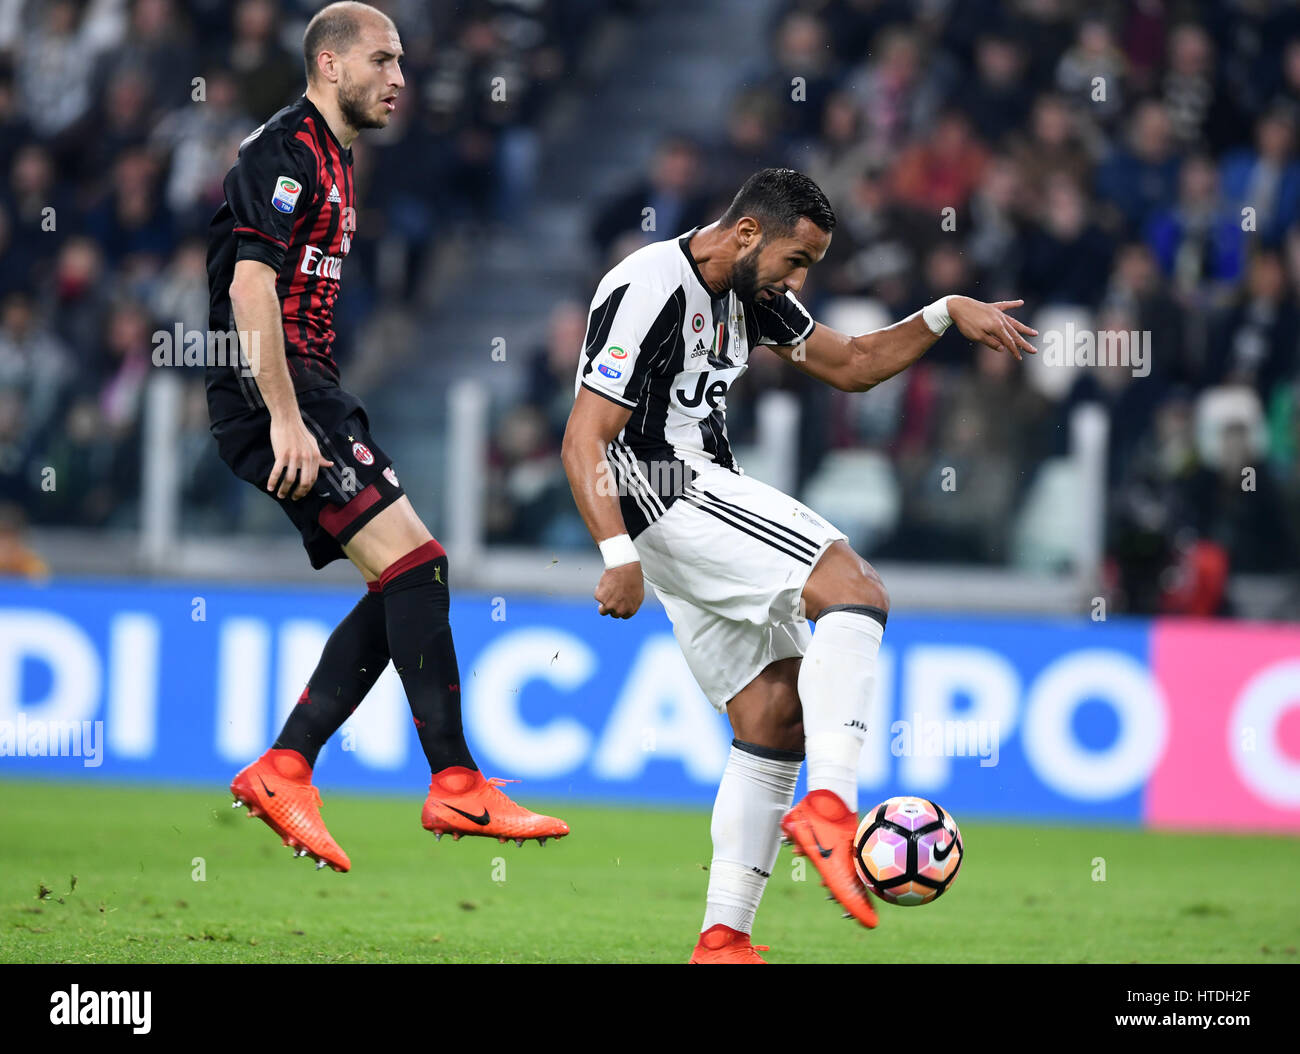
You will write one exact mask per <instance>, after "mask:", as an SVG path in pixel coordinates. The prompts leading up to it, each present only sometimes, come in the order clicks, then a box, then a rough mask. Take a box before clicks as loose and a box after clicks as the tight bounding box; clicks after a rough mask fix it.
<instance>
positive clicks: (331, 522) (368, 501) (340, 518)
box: [320, 483, 379, 538]
mask: <svg viewBox="0 0 1300 1054" xmlns="http://www.w3.org/2000/svg"><path fill="white" fill-rule="evenodd" d="M378 500H379V490H378V488H376V487H375V485H374V484H373V483H372V484H371V485H370V486H368V487H367V488H366V489H365V490H363V491H362V492H361V493H360V494H358V495H357V496H356V497H355V498H353V499H352V500H351V501H350V502H348V503H347V504H346V505H331V506H328V507H327V508H325V509H324V510H322V512H321V514H320V525H321V526H322V527H324V528H325V529H326V530H327V531H329V532H330V534H332V535H333V536H334V537H335V538H337V537H338V536H339V534H340V533H341V532H343V531H345V530H347V528H348V525H349V524H350V523H351V522H352V521H353V520H355V519H356V518H357V517H358V516H360V515H361V514H362V513H363V512H365V511H366V510H367V509H368V508H370V506H372V505H373V504H374V503H375V502H377V501H378Z"/></svg>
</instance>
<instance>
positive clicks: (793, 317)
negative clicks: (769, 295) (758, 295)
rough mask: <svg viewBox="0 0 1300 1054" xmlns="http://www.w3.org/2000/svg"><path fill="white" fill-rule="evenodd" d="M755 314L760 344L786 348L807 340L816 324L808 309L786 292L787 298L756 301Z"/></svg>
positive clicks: (792, 294) (790, 293)
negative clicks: (788, 345)
mask: <svg viewBox="0 0 1300 1054" xmlns="http://www.w3.org/2000/svg"><path fill="white" fill-rule="evenodd" d="M753 304H754V313H755V316H756V317H757V318H758V332H759V337H758V343H760V344H775V345H777V346H785V345H787V344H798V343H799V342H800V341H801V340H807V339H808V334H809V333H811V332H812V331H813V326H814V325H816V323H815V322H814V321H813V317H812V315H810V314H808V309H807V308H806V307H804V306H803V304H801V303H799V301H798V300H796V299H795V296H794V293H792V292H790V291H789V290H786V293H785V296H780V297H776V298H774V299H772V300H755V301H754V302H753Z"/></svg>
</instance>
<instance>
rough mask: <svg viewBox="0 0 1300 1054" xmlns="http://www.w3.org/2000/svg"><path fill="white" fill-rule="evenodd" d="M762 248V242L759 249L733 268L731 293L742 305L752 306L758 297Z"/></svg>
mask: <svg viewBox="0 0 1300 1054" xmlns="http://www.w3.org/2000/svg"><path fill="white" fill-rule="evenodd" d="M762 248H763V243H762V242H761V241H760V242H759V243H758V245H757V247H755V248H754V249H753V250H752V251H751V252H749V253H748V254H747V255H745V256H742V257H740V258H739V259H738V260H737V261H736V262H735V263H734V264H732V266H731V291H732V292H733V293H735V294H736V299H738V300H739V301H740V302H741V303H742V304H752V303H753V302H754V298H755V297H756V296H758V254H759V250H761V249H762Z"/></svg>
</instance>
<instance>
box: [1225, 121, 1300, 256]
mask: <svg viewBox="0 0 1300 1054" xmlns="http://www.w3.org/2000/svg"><path fill="white" fill-rule="evenodd" d="M1221 172H1222V176H1223V194H1224V197H1225V199H1226V201H1227V202H1228V205H1229V207H1230V208H1231V210H1232V211H1233V213H1234V216H1235V219H1236V220H1237V222H1238V224H1239V225H1242V224H1243V223H1244V214H1243V210H1244V209H1245V208H1247V207H1249V208H1250V209H1251V210H1253V223H1252V224H1251V229H1253V230H1256V231H1258V232H1259V235H1260V238H1261V240H1262V241H1264V243H1265V244H1267V245H1276V244H1278V242H1279V241H1280V240H1281V238H1282V235H1283V233H1284V232H1285V231H1286V230H1287V229H1288V228H1289V227H1291V225H1292V224H1294V223H1295V222H1296V219H1297V218H1298V217H1300V161H1297V160H1296V158H1295V119H1294V116H1293V111H1291V110H1290V109H1274V110H1271V111H1269V112H1268V113H1266V114H1264V115H1263V116H1262V117H1261V118H1260V119H1259V120H1258V122H1256V125H1255V144H1254V148H1253V149H1250V148H1245V147H1243V148H1239V149H1237V150H1233V151H1231V152H1230V153H1228V155H1227V156H1226V157H1224V159H1223V164H1222V167H1221Z"/></svg>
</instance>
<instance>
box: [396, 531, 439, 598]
mask: <svg viewBox="0 0 1300 1054" xmlns="http://www.w3.org/2000/svg"><path fill="white" fill-rule="evenodd" d="M446 555H447V552H446V550H445V549H443V547H442V546H441V545H439V544H438V542H437V540H436V539H434V538H430V539H429V540H428V541H427V542H425V543H424V544H423V545H422V546H420V547H419V548H418V549H412V550H411V551H410V552H409V553H407V554H406V555H405V556H403V557H400V558H399V559H397V560H395V561H394V562H393V563H392V564H390V565H389V566H388V567H386V568H385V569H384V571H383V572H382V573H381V574H380V576H379V584H380V587H381V588H383V587H384V586H387V585H388V583H389V582H391V581H392V580H393V579H394V578H396V577H397V576H398V575H404V574H406V572H407V571H409V570H411V568H413V567H419V566H420V565H421V564H427V563H429V562H430V561H431V560H436V559H438V557H440V556H446Z"/></svg>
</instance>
